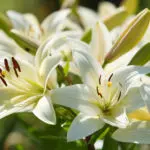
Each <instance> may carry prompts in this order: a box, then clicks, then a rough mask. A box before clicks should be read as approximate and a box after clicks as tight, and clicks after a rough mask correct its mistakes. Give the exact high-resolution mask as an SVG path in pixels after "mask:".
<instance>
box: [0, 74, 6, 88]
mask: <svg viewBox="0 0 150 150" xmlns="http://www.w3.org/2000/svg"><path fill="white" fill-rule="evenodd" d="M0 79H1V81H2V82H3V84H4V85H5V86H7V82H6V81H5V79H4V78H3V77H1V76H0Z"/></svg>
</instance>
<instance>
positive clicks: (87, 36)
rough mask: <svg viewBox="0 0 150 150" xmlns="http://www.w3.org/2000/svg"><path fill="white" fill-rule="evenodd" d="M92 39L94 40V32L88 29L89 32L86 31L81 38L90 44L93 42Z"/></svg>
mask: <svg viewBox="0 0 150 150" xmlns="http://www.w3.org/2000/svg"><path fill="white" fill-rule="evenodd" d="M91 39H92V30H91V29H88V30H87V31H85V33H84V34H83V36H82V37H81V41H83V42H85V43H87V44H89V43H90V42H91Z"/></svg>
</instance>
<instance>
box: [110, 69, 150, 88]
mask: <svg viewBox="0 0 150 150" xmlns="http://www.w3.org/2000/svg"><path fill="white" fill-rule="evenodd" d="M149 72H150V67H146V66H142V67H139V66H126V67H123V68H120V69H118V70H117V71H116V72H114V74H113V78H112V82H113V81H114V83H115V82H119V83H120V84H121V85H122V86H123V88H124V89H127V90H128V89H129V88H130V87H138V86H139V85H140V84H141V82H139V81H138V80H139V79H140V77H141V75H143V74H147V73H149Z"/></svg>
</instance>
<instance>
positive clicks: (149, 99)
mask: <svg viewBox="0 0 150 150" xmlns="http://www.w3.org/2000/svg"><path fill="white" fill-rule="evenodd" d="M140 93H141V96H142V98H143V100H144V102H145V104H146V106H147V109H148V111H149V112H150V85H146V84H143V85H142V86H141V88H140Z"/></svg>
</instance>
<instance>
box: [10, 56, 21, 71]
mask: <svg viewBox="0 0 150 150" xmlns="http://www.w3.org/2000/svg"><path fill="white" fill-rule="evenodd" d="M12 63H13V66H14V68H15V69H18V71H19V72H21V68H20V66H19V64H18V62H17V60H16V59H15V58H14V57H12Z"/></svg>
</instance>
